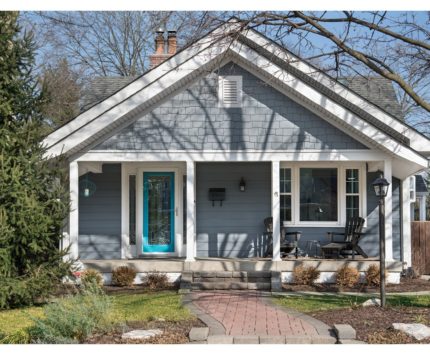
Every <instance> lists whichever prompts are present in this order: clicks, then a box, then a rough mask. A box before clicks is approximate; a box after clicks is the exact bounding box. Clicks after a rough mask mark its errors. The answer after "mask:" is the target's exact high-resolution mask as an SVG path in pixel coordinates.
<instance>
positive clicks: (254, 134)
mask: <svg viewBox="0 0 430 355" xmlns="http://www.w3.org/2000/svg"><path fill="white" fill-rule="evenodd" d="M220 74H222V75H241V76H242V77H243V105H242V108H228V109H226V108H222V107H219V105H218V94H217V92H218V73H216V72H214V73H210V74H209V75H207V76H205V77H203V78H201V79H200V80H198V81H197V82H196V83H194V84H193V85H191V86H190V87H189V88H187V89H185V90H183V91H182V92H180V93H178V94H176V95H175V96H173V97H171V98H170V99H168V100H167V101H165V102H164V103H162V104H161V105H160V106H158V107H157V108H155V109H154V110H153V111H152V112H151V113H150V114H147V115H145V116H143V117H141V118H140V119H138V120H137V121H136V122H134V123H132V124H130V125H129V126H128V127H126V128H124V129H122V130H121V131H120V132H118V133H116V134H115V135H113V136H112V137H110V138H108V139H107V140H105V141H104V142H102V143H101V144H99V145H98V146H96V148H95V149H119V150H121V149H123V150H172V149H174V150H190V149H192V150H246V149H253V150H284V149H297V150H302V149H325V150H330V149H367V148H366V147H365V146H364V145H362V144H361V143H359V142H357V141H356V140H354V139H353V138H351V137H350V136H348V135H347V134H345V133H343V132H342V131H340V130H339V129H337V128H335V127H334V126H332V125H330V124H329V123H327V122H326V121H324V120H323V119H321V118H319V117H318V116H316V115H315V114H313V113H312V112H311V111H309V110H307V109H305V108H304V107H302V106H301V105H299V104H297V103H296V102H294V101H292V100H291V99H289V98H288V97H286V96H285V95H283V94H281V93H280V92H278V91H277V90H275V89H273V88H272V87H271V86H270V85H268V84H267V83H265V82H263V81H261V80H260V79H258V78H257V77H255V76H254V75H252V74H250V73H249V72H248V71H246V70H244V69H243V68H241V67H239V66H238V65H236V64H232V63H230V64H227V65H225V66H224V67H223V68H221V69H220Z"/></svg>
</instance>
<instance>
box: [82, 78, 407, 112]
mask: <svg viewBox="0 0 430 355" xmlns="http://www.w3.org/2000/svg"><path fill="white" fill-rule="evenodd" d="M135 79H136V77H124V76H116V77H112V76H111V77H96V78H94V79H93V80H92V81H91V83H90V85H89V87H88V88H87V89H86V90H85V91H84V93H83V95H82V99H81V112H82V111H85V110H86V109H87V108H89V107H91V106H93V105H94V104H97V103H98V102H101V101H103V100H104V99H105V98H107V97H109V96H110V95H112V94H113V93H115V92H117V91H118V90H120V89H122V88H123V87H124V86H127V85H128V84H129V83H130V82H132V81H133V80H135ZM338 81H339V82H341V83H342V84H344V85H346V86H347V87H348V88H350V89H351V90H352V91H354V92H356V93H357V94H358V95H360V96H362V97H364V98H365V99H366V100H369V101H370V102H371V103H373V104H375V105H376V106H378V107H380V108H382V109H383V110H385V111H387V112H388V113H390V114H391V115H393V116H395V117H397V118H399V119H403V114H402V110H401V107H400V104H399V102H398V101H397V97H396V93H395V91H394V88H393V84H392V83H391V81H390V80H388V79H385V78H382V77H376V76H371V77H354V78H352V77H348V78H339V79H338Z"/></svg>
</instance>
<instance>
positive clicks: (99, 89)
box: [80, 76, 137, 112]
mask: <svg viewBox="0 0 430 355" xmlns="http://www.w3.org/2000/svg"><path fill="white" fill-rule="evenodd" d="M136 78H137V77H136V76H101V77H95V78H94V79H92V80H91V82H90V84H89V85H88V87H87V88H86V89H84V91H83V93H82V96H81V102H80V112H83V111H85V110H87V109H89V108H90V107H91V106H93V105H95V104H96V103H98V102H100V101H103V100H104V99H105V98H107V97H109V96H111V95H112V94H113V93H115V92H117V91H118V90H120V89H122V88H123V87H124V86H127V85H128V84H130V83H131V82H132V81H133V80H135V79H136Z"/></svg>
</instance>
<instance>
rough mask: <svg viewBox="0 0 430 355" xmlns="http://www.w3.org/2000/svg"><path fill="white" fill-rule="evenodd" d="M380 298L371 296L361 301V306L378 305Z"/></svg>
mask: <svg viewBox="0 0 430 355" xmlns="http://www.w3.org/2000/svg"><path fill="white" fill-rule="evenodd" d="M380 305H381V300H380V299H379V298H371V299H370V300H367V301H366V302H363V303H362V306H363V307H369V306H380Z"/></svg>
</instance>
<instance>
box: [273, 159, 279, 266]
mask: <svg viewBox="0 0 430 355" xmlns="http://www.w3.org/2000/svg"><path fill="white" fill-rule="evenodd" d="M279 165H280V164H279V161H272V218H273V234H272V243H273V254H272V255H273V257H272V260H273V261H280V260H281V210H280V196H279Z"/></svg>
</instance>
